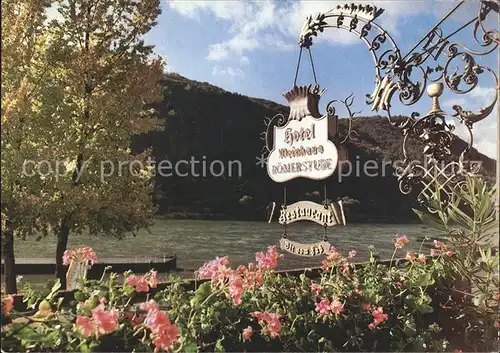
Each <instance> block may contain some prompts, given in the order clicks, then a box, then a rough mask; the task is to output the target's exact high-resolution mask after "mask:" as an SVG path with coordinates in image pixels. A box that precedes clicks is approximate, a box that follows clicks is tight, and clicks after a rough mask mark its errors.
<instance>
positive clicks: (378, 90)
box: [268, 0, 500, 210]
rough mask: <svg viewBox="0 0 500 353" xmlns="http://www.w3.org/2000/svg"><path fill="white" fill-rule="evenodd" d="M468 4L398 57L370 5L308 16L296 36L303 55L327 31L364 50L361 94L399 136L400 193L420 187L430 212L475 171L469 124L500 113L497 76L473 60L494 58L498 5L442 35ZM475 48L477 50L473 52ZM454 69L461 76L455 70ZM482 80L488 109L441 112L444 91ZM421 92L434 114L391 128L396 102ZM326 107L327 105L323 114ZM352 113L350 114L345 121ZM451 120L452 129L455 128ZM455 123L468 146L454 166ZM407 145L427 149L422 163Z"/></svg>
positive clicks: (486, 5)
mask: <svg viewBox="0 0 500 353" xmlns="http://www.w3.org/2000/svg"><path fill="white" fill-rule="evenodd" d="M465 3H466V1H465V0H463V1H460V2H458V3H456V4H455V5H454V7H453V8H452V9H451V10H450V11H449V12H448V13H447V14H446V15H445V16H444V17H443V18H442V19H441V20H440V21H438V23H437V24H436V25H435V26H434V27H433V28H431V29H430V30H429V32H428V33H427V34H425V35H424V36H423V37H422V38H421V39H420V41H418V42H417V43H416V44H415V45H414V46H413V47H412V49H411V50H410V51H408V53H406V54H404V55H403V54H401V52H400V50H399V48H398V46H397V44H396V42H395V41H394V39H393V37H391V36H390V35H389V33H388V32H387V31H386V30H385V29H384V28H382V27H381V26H380V25H378V24H377V23H376V22H375V20H376V19H377V18H379V16H381V15H382V13H383V12H384V10H383V9H380V8H377V7H375V6H370V5H358V4H345V5H338V6H337V7H335V8H334V9H332V10H330V11H328V12H325V13H320V14H317V15H316V16H308V17H307V18H306V21H305V23H304V25H303V27H302V30H301V33H300V37H299V47H300V49H301V50H302V48H307V49H309V48H310V47H311V45H312V44H313V37H315V36H317V35H318V34H319V33H321V32H323V31H324V30H325V29H327V28H336V29H341V30H345V31H348V32H350V33H353V34H354V35H357V36H358V37H359V38H360V40H361V41H362V42H364V43H365V45H366V46H367V47H368V51H369V53H370V54H371V56H372V58H373V61H374V66H375V87H374V89H373V91H372V93H371V94H367V95H366V96H367V102H366V103H367V104H369V105H371V110H372V111H376V112H379V111H382V112H385V114H386V116H387V118H388V120H389V122H390V123H391V124H392V126H394V127H395V128H398V129H400V130H401V131H402V133H403V136H404V142H403V154H404V156H405V162H404V164H403V166H402V167H401V168H400V170H398V175H399V181H400V189H401V191H402V192H403V193H409V192H410V191H411V190H412V188H413V186H416V185H418V186H419V188H420V191H419V193H418V199H419V201H420V202H422V203H423V204H426V205H427V206H428V207H429V208H430V209H431V207H430V206H429V204H428V199H429V197H430V196H431V194H432V192H435V191H436V190H441V191H442V192H443V193H444V197H443V198H442V202H443V203H446V202H447V200H449V197H450V196H451V193H452V192H453V190H454V188H456V187H459V186H460V184H461V182H462V181H463V178H464V176H465V175H467V174H470V173H476V172H478V169H479V167H478V165H477V163H474V162H471V161H469V160H468V158H469V153H470V151H471V149H472V144H473V134H472V129H473V124H475V123H477V122H479V121H481V120H483V119H485V118H486V117H487V116H489V115H490V114H491V113H492V111H493V110H494V108H495V106H497V98H498V91H499V82H498V76H497V73H496V72H495V71H494V70H493V69H491V68H489V67H487V66H485V65H483V64H480V63H478V61H477V60H476V58H477V57H480V56H486V55H488V54H490V53H494V52H496V50H497V49H498V46H499V44H500V32H499V30H498V28H486V22H487V19H488V18H491V17H493V16H495V15H496V16H498V14H499V8H500V5H499V3H498V2H497V1H487V0H480V1H477V2H475V4H477V12H476V14H475V15H472V16H471V18H470V19H469V20H467V21H464V22H463V23H461V24H458V25H456V26H455V28H454V29H452V30H448V31H445V30H444V29H445V28H447V27H449V26H445V24H448V23H449V20H450V19H451V18H452V17H453V16H454V14H456V12H457V10H458V9H459V8H460V7H461V6H463V5H464V4H465ZM468 3H471V2H468ZM471 26H472V36H471V42H473V44H469V43H462V42H457V41H455V36H456V35H457V34H458V33H460V32H462V31H463V30H465V29H467V28H469V27H471ZM472 45H475V46H478V47H479V48H478V49H474V48H473V47H472ZM311 62H312V58H311ZM457 64H459V65H460V67H461V69H458V68H455V67H456V66H457ZM486 74H487V75H490V76H491V78H492V81H493V84H494V86H495V89H496V92H497V94H496V95H495V97H494V99H493V101H492V102H491V103H490V104H488V105H487V106H486V107H484V108H481V109H479V111H477V112H472V110H467V109H465V108H464V107H462V106H460V105H455V106H453V107H452V109H453V110H454V113H452V114H449V113H446V112H445V111H443V110H442V109H441V107H440V105H439V96H441V94H442V93H443V92H444V90H445V89H446V90H447V91H448V92H451V93H453V94H467V93H469V92H471V91H472V90H474V89H475V88H476V87H478V84H479V82H480V79H481V78H482V77H484V76H485V75H486ZM426 91H427V93H428V95H429V96H430V97H431V98H432V107H431V109H430V110H429V112H428V113H427V114H425V115H424V116H422V117H420V113H419V112H413V113H412V114H411V116H410V117H409V118H406V119H404V120H397V121H396V120H395V119H393V118H392V116H391V108H392V104H394V103H395V100H394V97H396V96H397V97H398V101H399V103H401V104H403V105H405V106H412V105H413V104H415V103H416V102H418V101H419V100H420V99H421V98H422V97H423V95H424V93H425V92H426ZM346 101H347V99H346ZM346 101H344V104H346ZM337 102H338V101H337ZM351 104H352V102H351ZM351 104H349V107H350V105H351ZM329 106H330V104H329V105H328V106H327V110H328V109H329ZM350 112H351V111H350V108H349V114H350ZM333 115H334V112H333ZM280 119H284V117H281V118H280V117H278V116H277V117H275V118H273V119H272V120H271V121H270V124H269V126H271V125H272V124H274V123H275V124H284V123H286V119H284V120H280ZM453 120H455V122H452V121H453ZM457 123H458V124H462V125H463V126H464V127H465V129H466V130H467V131H468V133H469V139H468V141H467V144H466V147H465V148H464V149H463V150H462V152H461V154H460V156H459V158H458V160H453V159H452V151H451V149H452V143H453V141H454V139H455V135H454V134H453V131H454V125H455V124H457ZM348 136H349V134H348ZM410 138H412V139H417V140H418V141H420V142H421V143H422V144H423V146H424V147H423V149H422V154H423V158H422V160H420V161H412V160H411V159H410V158H409V155H408V152H407V142H408V140H409V139H410ZM344 142H345V140H344ZM268 148H269V144H268ZM446 195H448V196H446ZM431 210H432V209H431Z"/></svg>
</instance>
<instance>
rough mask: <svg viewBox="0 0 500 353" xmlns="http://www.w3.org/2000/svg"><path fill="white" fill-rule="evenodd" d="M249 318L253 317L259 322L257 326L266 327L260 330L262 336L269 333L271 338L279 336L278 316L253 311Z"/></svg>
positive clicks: (279, 324)
mask: <svg viewBox="0 0 500 353" xmlns="http://www.w3.org/2000/svg"><path fill="white" fill-rule="evenodd" d="M251 316H253V317H255V318H256V319H257V320H258V321H259V324H261V325H266V326H265V327H264V328H263V330H262V333H263V334H265V333H269V336H271V338H275V337H278V336H279V334H280V331H281V322H280V316H279V315H278V314H275V313H268V312H259V311H255V312H253V313H252V314H251Z"/></svg>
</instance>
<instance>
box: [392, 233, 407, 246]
mask: <svg viewBox="0 0 500 353" xmlns="http://www.w3.org/2000/svg"><path fill="white" fill-rule="evenodd" d="M392 242H393V243H394V247H395V248H396V249H402V248H403V247H404V246H405V244H408V238H407V237H406V235H403V236H400V235H399V234H396V236H395V237H394V239H392Z"/></svg>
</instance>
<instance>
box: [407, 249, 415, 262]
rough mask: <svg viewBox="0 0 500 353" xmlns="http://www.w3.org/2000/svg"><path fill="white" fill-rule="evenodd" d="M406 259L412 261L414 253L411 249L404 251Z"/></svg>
mask: <svg viewBox="0 0 500 353" xmlns="http://www.w3.org/2000/svg"><path fill="white" fill-rule="evenodd" d="M406 260H408V261H413V260H415V253H414V252H413V251H407V252H406Z"/></svg>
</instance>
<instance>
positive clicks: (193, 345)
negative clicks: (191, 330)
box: [183, 342, 198, 353]
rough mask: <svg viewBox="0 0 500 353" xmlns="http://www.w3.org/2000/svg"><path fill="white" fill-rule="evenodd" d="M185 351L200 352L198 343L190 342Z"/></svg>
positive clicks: (184, 348)
mask: <svg viewBox="0 0 500 353" xmlns="http://www.w3.org/2000/svg"><path fill="white" fill-rule="evenodd" d="M183 351H184V352H192V353H196V352H198V345H197V344H196V343H193V342H191V343H188V344H186V345H185V346H184V347H183Z"/></svg>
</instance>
